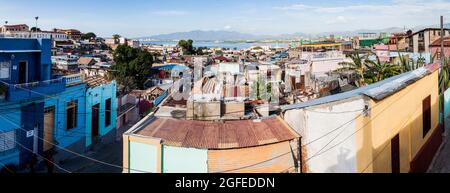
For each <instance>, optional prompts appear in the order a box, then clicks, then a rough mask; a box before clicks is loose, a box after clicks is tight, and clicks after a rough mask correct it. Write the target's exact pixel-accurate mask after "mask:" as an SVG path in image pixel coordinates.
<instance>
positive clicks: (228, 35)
mask: <svg viewBox="0 0 450 193" xmlns="http://www.w3.org/2000/svg"><path fill="white" fill-rule="evenodd" d="M427 27H439V26H438V25H428V26H425V25H423V26H417V27H414V28H412V29H411V30H412V31H418V30H420V29H423V28H427ZM444 27H445V28H450V23H447V24H444ZM406 30H407V29H406ZM404 31H405V28H400V27H390V28H384V29H360V30H353V31H336V32H322V33H315V34H312V33H302V32H298V33H292V34H279V35H254V34H248V33H240V32H236V31H224V30H218V31H212V30H210V31H204V30H195V31H189V32H176V33H170V34H161V35H154V36H148V37H140V38H135V39H139V40H154V41H172V40H181V39H192V40H194V41H243V40H292V39H301V38H308V37H321V36H328V35H330V34H333V35H335V36H336V37H339V36H355V35H358V34H360V33H363V32H365V33H380V32H389V33H390V32H404Z"/></svg>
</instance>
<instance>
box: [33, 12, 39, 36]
mask: <svg viewBox="0 0 450 193" xmlns="http://www.w3.org/2000/svg"><path fill="white" fill-rule="evenodd" d="M34 19H35V20H36V25H35V28H34V32H36V33H37V29H38V19H39V17H38V16H36V17H35V18H34Z"/></svg>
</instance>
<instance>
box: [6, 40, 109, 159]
mask: <svg viewBox="0 0 450 193" xmlns="http://www.w3.org/2000/svg"><path fill="white" fill-rule="evenodd" d="M51 65H52V64H51V40H50V39H14V38H0V168H2V167H3V166H5V165H14V166H17V167H19V168H23V167H25V166H26V165H27V164H28V163H30V160H31V158H32V155H33V154H37V155H38V157H40V158H41V157H42V156H44V155H45V154H47V153H52V154H53V159H54V160H55V161H61V160H65V159H69V158H71V157H75V156H77V155H74V154H73V153H72V152H77V153H84V152H85V151H86V150H87V149H89V148H91V147H92V144H93V143H92V139H93V138H95V139H97V138H98V139H102V138H109V136H113V135H115V133H114V131H115V126H116V124H115V123H116V122H115V120H116V118H115V117H116V111H115V109H116V83H115V82H114V81H113V82H109V83H108V82H104V83H102V84H92V82H89V80H87V81H85V80H83V78H82V77H81V76H80V75H79V74H76V75H69V76H62V77H56V76H53V75H52V73H51ZM93 109H95V111H94V112H95V113H94V112H93V111H92V110H93ZM94 114H95V115H94ZM93 117H98V119H93ZM93 121H95V123H93ZM108 123H110V124H108ZM95 125H97V126H95ZM93 126H94V127H93ZM96 129H97V132H98V133H96ZM93 136H94V137H93ZM113 139H114V138H113ZM99 141H105V142H110V140H99ZM71 151H72V152H71Z"/></svg>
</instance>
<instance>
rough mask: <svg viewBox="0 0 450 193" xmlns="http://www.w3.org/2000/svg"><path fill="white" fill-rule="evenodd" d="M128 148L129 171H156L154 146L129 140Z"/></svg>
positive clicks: (156, 154)
mask: <svg viewBox="0 0 450 193" xmlns="http://www.w3.org/2000/svg"><path fill="white" fill-rule="evenodd" d="M129 148H130V151H129V156H130V157H129V162H128V163H129V168H130V169H131V170H129V171H130V173H156V172H157V171H158V170H157V157H158V149H157V147H156V146H153V145H148V144H143V143H138V142H134V141H130V144H129ZM136 170H138V171H136ZM139 171H142V172H139Z"/></svg>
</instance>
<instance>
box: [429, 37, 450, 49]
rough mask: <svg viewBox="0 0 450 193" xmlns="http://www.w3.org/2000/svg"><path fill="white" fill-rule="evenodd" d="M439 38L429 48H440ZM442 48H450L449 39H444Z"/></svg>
mask: <svg viewBox="0 0 450 193" xmlns="http://www.w3.org/2000/svg"><path fill="white" fill-rule="evenodd" d="M441 42H442V41H441V38H439V39H437V40H435V41H434V42H433V43H432V44H431V45H430V46H432V47H440V46H441ZM444 46H445V47H449V46H450V37H444Z"/></svg>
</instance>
